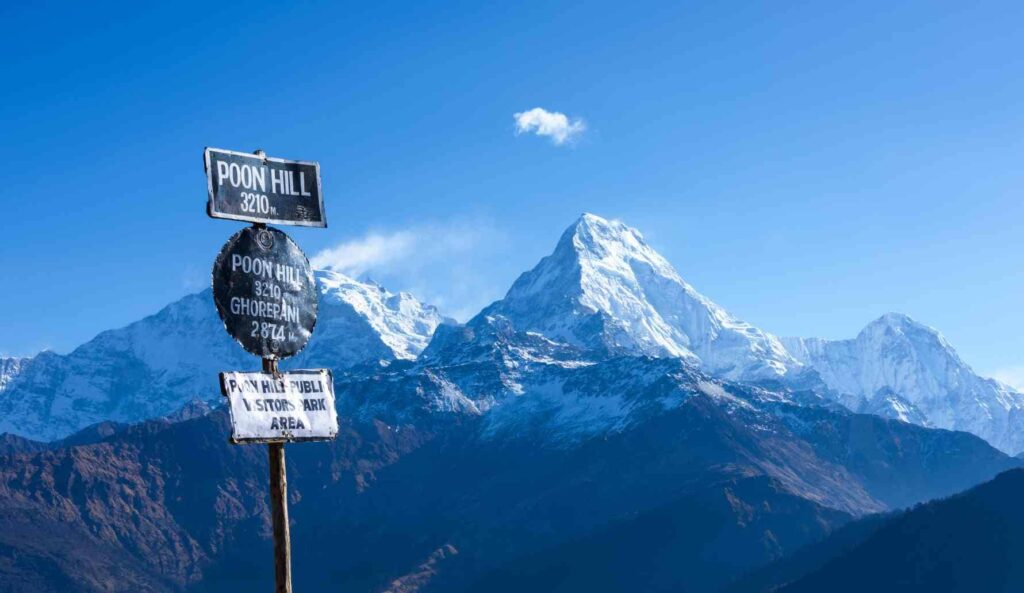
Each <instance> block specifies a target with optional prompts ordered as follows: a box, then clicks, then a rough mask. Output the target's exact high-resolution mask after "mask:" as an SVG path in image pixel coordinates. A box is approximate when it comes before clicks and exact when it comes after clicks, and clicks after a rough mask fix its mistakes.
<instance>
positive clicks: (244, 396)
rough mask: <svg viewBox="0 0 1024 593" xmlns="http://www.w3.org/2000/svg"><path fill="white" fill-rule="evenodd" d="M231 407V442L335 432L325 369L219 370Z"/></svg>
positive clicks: (323, 437) (314, 437) (320, 437)
mask: <svg viewBox="0 0 1024 593" xmlns="http://www.w3.org/2000/svg"><path fill="white" fill-rule="evenodd" d="M220 386H221V391H222V392H223V393H224V395H225V396H227V398H228V402H229V403H230V409H231V442H233V443H236V444H237V443H271V442H295V441H329V440H332V439H334V437H335V436H336V435H337V434H338V412H337V410H335V408H334V377H333V376H332V375H331V371H329V370H327V369H317V370H307V371H289V372H286V373H281V374H280V376H278V377H275V376H274V375H271V374H269V373H241V372H226V373H221V374H220Z"/></svg>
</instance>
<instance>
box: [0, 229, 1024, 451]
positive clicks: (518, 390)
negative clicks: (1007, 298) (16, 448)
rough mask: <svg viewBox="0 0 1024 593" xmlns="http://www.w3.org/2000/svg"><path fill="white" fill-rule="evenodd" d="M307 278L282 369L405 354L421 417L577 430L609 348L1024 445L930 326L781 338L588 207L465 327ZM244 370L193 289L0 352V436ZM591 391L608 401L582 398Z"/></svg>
mask: <svg viewBox="0 0 1024 593" xmlns="http://www.w3.org/2000/svg"><path fill="white" fill-rule="evenodd" d="M316 276H317V279H318V284H319V289H320V291H321V299H320V309H319V320H318V323H317V327H316V331H315V332H314V334H313V338H312V340H311V341H310V344H309V346H308V347H307V348H306V349H305V350H304V351H302V352H301V353H300V354H299V355H298V356H296V357H294V358H292V359H289V360H287V361H285V364H284V367H285V368H301V367H306V368H309V367H327V368H332V369H335V370H344V371H349V372H350V373H355V374H356V375H359V376H363V377H365V376H366V375H367V373H369V374H371V375H372V374H373V373H374V372H375V371H374V369H375V368H379V367H380V366H381V364H379V363H381V362H384V363H388V362H391V361H400V360H404V361H413V362H412V363H411V365H398V370H396V371H394V372H390V371H389V375H388V376H389V379H388V381H395V382H399V383H403V384H410V385H416V387H415V389H413V391H414V392H416V393H421V394H423V396H424V397H427V398H428V400H429V398H430V397H433V398H434V399H433V400H429V401H426V404H425V409H430V410H434V411H436V412H459V413H468V414H472V415H481V414H484V413H489V412H490V411H492V410H494V409H495V408H496V407H500V406H501V404H503V403H507V402H510V401H512V400H513V399H521V397H520V396H524V397H527V398H534V399H536V402H535V403H534V404H531V405H527V404H526V403H523V402H520V403H518V404H516V406H515V409H518V410H520V411H521V413H523V414H526V415H527V417H524V418H513V417H510V416H508V415H507V413H508V412H509V410H511V409H512V408H507V409H505V410H502V411H500V413H499V414H497V415H496V416H495V418H494V420H493V422H495V423H497V422H498V421H499V419H500V420H501V424H508V425H518V424H520V423H522V422H526V421H528V420H529V417H531V416H532V415H533V414H531V413H530V412H529V410H531V409H532V410H534V411H535V412H536V411H537V410H541V409H543V410H544V411H543V412H542V413H541V414H542V415H548V416H549V417H551V418H562V419H570V418H571V421H569V422H567V423H564V424H562V426H565V427H569V426H571V427H572V432H577V433H581V434H582V433H587V434H590V433H592V431H593V430H596V429H598V427H606V428H607V427H610V426H614V425H621V420H622V418H624V417H627V416H629V414H626V416H623V414H625V413H626V410H629V409H631V408H630V405H632V404H630V405H625V404H623V405H612V402H614V401H615V397H613V395H614V394H610V393H609V392H608V389H609V387H608V386H607V385H604V386H602V385H599V384H598V383H599V382H600V381H598V380H596V379H593V380H588V381H587V382H586V385H585V386H582V387H581V386H580V385H579V382H580V379H578V378H580V377H591V378H594V377H605V378H607V379H608V380H612V379H613V378H614V377H613V375H610V374H602V373H599V372H598V371H597V370H595V369H590V370H587V369H588V368H590V367H593V366H594V365H596V364H599V363H602V362H605V361H611V360H617V359H624V360H625V361H626V362H623V363H620V364H618V365H617V366H614V365H613V367H609V366H608V365H602V367H601V368H615V369H616V370H615V371H614V373H622V374H624V375H629V374H631V373H630V371H629V369H628V368H627V367H629V366H630V365H633V366H634V367H636V371H637V372H638V373H640V375H644V374H645V372H644V371H642V370H641V369H643V368H646V366H645V365H646V363H644V362H643V360H647V359H678V361H682V363H683V364H686V365H689V366H692V367H694V368H695V369H699V371H700V372H701V373H703V374H705V375H706V376H708V377H709V378H711V379H714V380H725V381H730V382H739V383H753V384H757V385H759V386H761V387H764V388H768V389H770V390H774V389H780V390H782V391H788V392H790V393H791V394H795V393H798V392H799V393H802V394H803V395H800V396H799V400H800V401H802V402H804V404H805V405H816V402H817V403H818V404H820V403H823V402H824V400H823V399H822V398H823V397H824V398H830V399H834V400H836V401H837V402H839V403H840V404H842V405H843V406H845V407H848V408H850V409H852V410H854V411H858V412H862V413H868V414H874V415H879V416H884V417H889V418H895V419H899V420H902V421H904V422H909V423H913V424H919V425H923V426H930V427H938V428H950V429H956V430H966V431H969V432H972V433H974V434H976V435H979V436H981V437H983V438H985V439H987V440H988V441H989V442H990V443H992V444H994V445H996V446H997V447H999V448H1001V449H1003V450H1004V451H1007V452H1010V453H1015V452H1018V451H1020V450H1022V449H1024V436H1018V435H1024V430H1021V429H1022V428H1024V426H1021V423H1022V422H1024V411H1022V410H1024V395H1022V394H1021V393H1019V392H1017V391H1015V390H1013V389H1012V388H1010V387H1008V386H1006V385H1003V384H1001V383H999V382H996V381H994V380H991V379H984V378H982V377H979V376H978V375H976V374H975V373H974V372H973V371H972V370H971V368H970V367H969V366H968V365H967V364H966V363H964V362H963V361H962V360H961V359H960V357H959V356H958V355H957V354H956V352H955V350H953V348H952V346H951V345H950V344H949V343H948V341H946V340H945V338H943V337H942V336H941V334H939V333H938V332H937V331H935V330H934V329H932V328H929V327H927V326H924V325H922V324H919V323H917V322H915V321H913V320H912V319H910V318H909V317H907V316H905V315H898V314H888V315H885V316H883V317H882V318H880V319H879V320H877V321H875V322H873V323H871V324H869V325H868V327H866V328H865V329H864V331H862V332H861V333H860V334H859V335H858V336H857V337H856V338H855V339H852V340H838V341H830V340H821V339H815V338H788V339H784V340H780V339H779V338H777V337H775V336H774V335H772V334H770V333H767V332H764V331H762V330H760V329H758V328H756V327H754V326H753V325H751V324H749V323H746V322H743V321H740V320H738V319H736V318H735V317H733V316H731V315H730V314H729V313H728V312H726V311H725V310H724V309H723V308H722V307H720V306H718V305H717V304H715V303H714V302H712V301H711V300H710V299H708V298H707V297H705V296H703V295H702V294H700V293H699V292H697V291H696V290H695V289H694V288H693V287H692V286H690V285H689V284H688V283H687V282H685V281H684V280H683V278H682V277H681V276H680V274H679V273H678V272H677V271H676V270H675V268H674V267H673V266H672V265H671V264H669V263H668V261H667V260H665V258H664V257H662V256H661V255H660V254H658V253H657V252H656V251H655V250H654V249H652V248H651V247H650V246H649V245H648V244H647V243H646V241H645V240H644V239H643V236H642V235H641V234H640V233H639V232H638V231H636V230H635V229H633V228H630V227H628V226H626V225H625V224H623V223H621V222H619V221H614V220H606V219H604V218H601V217H599V216H595V215H593V214H584V215H583V216H581V217H580V218H579V219H578V220H577V221H576V222H575V223H573V224H572V225H571V226H570V227H569V228H568V229H567V230H566V231H565V232H564V233H563V234H562V236H561V238H560V240H559V241H558V242H557V244H556V246H555V248H554V250H553V251H552V253H551V254H550V255H548V256H547V257H544V258H542V259H541V260H540V262H539V263H538V264H537V265H536V266H535V267H534V268H533V269H531V270H529V271H527V272H525V273H524V274H522V275H521V276H520V277H519V278H518V279H517V280H516V281H515V283H513V285H512V286H511V288H510V289H509V290H508V292H507V294H506V296H505V297H504V298H503V299H501V300H499V301H496V302H495V303H493V304H491V305H490V306H488V307H486V308H485V309H484V310H483V311H481V312H480V313H479V314H478V315H477V316H475V317H474V318H473V319H471V320H470V321H469V322H467V323H466V324H456V323H454V322H453V321H452V320H450V319H446V318H445V317H443V316H442V315H441V314H440V313H439V312H438V311H437V309H436V308H434V307H432V306H430V305H426V304H423V303H422V302H420V301H419V300H417V299H416V298H415V297H414V296H412V295H410V294H408V293H398V294H393V293H391V292H388V291H387V290H385V289H384V288H382V287H380V286H378V285H376V284H373V283H368V282H361V281H357V280H354V279H352V278H349V277H347V276H344V275H342V274H339V273H336V272H328V271H320V272H317V274H316ZM435 330H436V331H435ZM629 361H632V362H629ZM368 363H369V364H368ZM255 366H257V363H256V362H255V359H254V358H253V357H251V356H249V355H248V354H246V353H245V352H244V351H243V350H242V349H241V348H240V347H239V346H238V345H237V344H235V343H234V342H233V341H232V340H231V339H230V338H229V337H228V336H227V335H226V334H225V332H224V331H223V327H222V323H221V322H220V320H219V319H218V317H217V314H216V312H215V309H214V307H213V306H212V304H211V296H210V291H209V290H207V291H204V292H201V293H198V294H195V295H190V296H187V297H185V298H183V299H181V300H180V301H177V302H175V303H172V304H171V305H168V306H167V307H165V308H164V309H163V310H161V311H160V312H159V313H157V314H155V315H153V316H150V317H147V318H145V319H143V320H140V321H138V322H136V323H133V324H131V325H129V326H127V327H125V328H121V329H118V330H112V331H107V332H103V333H102V334H100V335H98V336H97V337H96V338H94V339H93V340H91V341H90V342H88V343H86V344H84V345H82V346H81V347H79V348H77V349H76V350H75V351H73V352H72V353H70V354H68V355H58V354H55V353H52V352H43V353H41V354H39V355H37V356H35V357H31V358H25V359H0V404H3V405H6V406H7V409H9V410H10V411H11V413H10V414H8V415H7V416H6V417H5V418H0V432H4V431H8V432H13V433H15V434H18V435H22V436H26V437H30V438H36V439H41V440H50V439H55V438H59V437H62V436H65V435H67V434H69V433H71V432H74V431H75V430H78V429H80V428H82V427H84V426H86V425H89V424H92V423H95V422H98V421H102V420H113V421H117V422H134V421H139V420H143V419H146V418H153V417H159V416H164V415H167V414H170V413H172V412H173V411H174V410H176V409H178V408H180V407H181V406H182V405H184V404H185V403H186V402H189V401H192V400H199V401H206V402H215V401H219V399H220V395H219V393H217V391H216V379H215V377H216V374H217V373H218V372H220V371H223V370H227V369H239V370H244V369H251V368H254V367H255ZM353 369H358V370H353ZM396 373H397V374H396ZM574 377H575V379H574ZM357 378H358V377H357ZM635 378H637V379H638V378H639V376H638V377H635ZM694 381H696V380H690V381H689V382H688V384H689V385H691V387H692V385H695V384H696V383H694ZM641 383H643V382H642V381H641ZM566 386H568V387H566ZM688 389H690V388H688ZM691 391H697V392H700V391H703V390H701V389H697V388H695V387H693V388H692V389H691ZM591 392H592V393H606V394H608V395H607V397H604V398H600V399H592V400H587V399H585V398H586V397H587V394H588V393H591ZM711 392H713V393H715V394H721V393H725V392H720V391H718V390H717V389H711ZM395 393H397V392H390V391H387V390H386V391H385V392H383V393H381V394H379V399H377V400H375V401H365V402H364V403H365V404H366V405H367V408H366V409H365V410H362V411H360V412H359V413H360V414H365V413H373V414H378V413H380V414H386V413H387V412H388V410H387V409H386V408H387V407H388V406H394V407H395V408H396V409H400V410H408V409H410V408H409V406H410V405H413V406H414V407H415V406H417V405H420V404H423V403H424V402H423V401H420V400H421V399H422V398H420V396H416V397H413V398H412V399H414V400H417V401H415V402H413V403H412V404H410V402H408V401H398V400H396V397H399V396H397V395H395ZM408 393H409V392H406V394H408ZM706 395H707V394H706ZM402 397H405V396H402ZM773 397H774V396H773ZM780 397H789V396H787V395H780ZM673 398H675V396H672V398H670V399H671V400H672V401H673V402H675V401H676V400H675V399H673ZM631 401H633V402H638V401H641V400H640V399H634V400H631ZM643 401H646V400H643ZM665 401H666V402H667V401H669V400H665ZM794 401H796V400H794ZM621 403H622V402H620V404H621ZM645 405H646V404H645ZM672 405H675V403H673V404H672ZM829 405H833V404H829ZM559 406H565V409H564V410H562V411H559V409H558V408H559ZM572 406H575V412H571V410H570V407H572ZM669 407H672V406H671V405H670V406H669ZM352 411H353V412H355V410H352ZM630 414H631V413H630ZM602 415H604V416H602ZM616 418H618V420H616ZM584 419H587V421H586V422H584ZM588 422H589V425H588V426H583V424H586V423H588Z"/></svg>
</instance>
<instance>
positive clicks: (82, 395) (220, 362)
mask: <svg viewBox="0 0 1024 593" xmlns="http://www.w3.org/2000/svg"><path fill="white" fill-rule="evenodd" d="M317 279H318V282H319V286H320V290H321V300H320V303H321V304H320V319H319V321H318V324H317V328H316V330H317V331H316V332H315V334H314V336H315V337H314V338H313V339H312V340H311V341H310V344H309V346H308V347H307V348H306V350H304V351H303V352H302V353H301V354H300V356H298V357H296V358H295V359H293V360H291V361H288V364H287V365H285V366H290V367H291V368H296V367H297V366H304V365H310V366H323V367H328V368H333V369H337V370H344V369H348V368H350V367H352V366H355V365H358V364H364V363H367V362H376V361H391V360H396V359H408V358H412V357H414V356H415V355H416V354H418V353H419V351H420V350H422V349H423V347H424V346H425V345H426V342H427V340H428V339H429V337H430V336H431V335H432V334H433V331H434V327H436V326H437V325H438V324H439V323H441V322H442V321H444V318H443V317H442V316H441V315H440V313H438V311H437V310H436V309H435V308H433V307H431V306H428V305H424V304H422V303H420V302H419V301H417V300H416V299H415V298H413V297H412V296H410V295H408V294H404V293H403V294H397V295H395V294H391V293H389V292H387V291H385V290H384V289H383V288H381V287H379V286H376V285H370V284H365V283H360V282H356V281H354V280H351V279H349V278H345V277H344V276H341V275H340V274H336V273H333V272H320V273H318V274H317ZM258 366H259V365H258V361H256V360H255V359H254V358H253V357H252V356H250V355H248V354H246V353H245V352H244V351H243V350H242V349H241V348H240V347H239V346H238V345H237V344H236V343H235V342H234V341H233V340H231V338H230V337H229V336H228V335H227V334H226V332H225V331H224V328H223V324H222V323H221V321H220V319H219V318H218V317H217V312H216V309H215V308H214V307H213V300H212V296H211V292H210V290H205V291H203V292H200V293H198V294H193V295H189V296H187V297H185V298H183V299H181V300H179V301H177V302H175V303H172V304H170V305H168V306H167V307H165V308H164V309H163V310H161V311H160V312H158V313H156V314H155V315H152V316H150V317H147V318H145V319H142V320H140V321H137V322H135V323H132V324H131V325H128V326H127V327H124V328H121V329H116V330H111V331H106V332H103V333H101V334H100V335H98V336H96V337H95V338H94V339H92V340H91V341H89V342H87V343H86V344H84V345H82V346H80V347H78V348H76V349H75V350H74V351H73V352H71V353H70V354H67V355H60V354H55V353H53V352H43V353H41V354H39V355H37V356H35V357H32V358H25V359H5V360H3V361H0V404H2V405H3V406H4V409H5V410H8V413H7V414H5V415H4V416H3V417H2V418H0V432H8V433H12V434H16V435H20V436H24V437H28V438H32V439H36V440H54V439H58V438H62V437H64V436H67V435H69V434H71V433H73V432H75V431H77V430H80V429H82V428H84V427H86V426H88V425H90V424H94V423H97V422H101V421H104V420H112V421H117V422H138V421H140V420H144V419H147V418H155V417H158V416H163V415H165V414H169V413H171V412H173V411H175V410H177V409H179V408H181V407H182V406H183V405H184V404H186V403H187V402H189V401H191V400H195V399H199V400H204V401H208V402H213V403H217V402H219V400H220V399H221V395H220V393H219V392H218V389H217V381H216V377H217V373H219V372H221V371H224V370H231V369H252V368H258Z"/></svg>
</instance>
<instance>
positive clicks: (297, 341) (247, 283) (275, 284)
mask: <svg viewBox="0 0 1024 593" xmlns="http://www.w3.org/2000/svg"><path fill="white" fill-rule="evenodd" d="M213 301H214V302H215V303H216V304H217V312H218V313H220V318H221V319H223V320H224V327H225V329H227V330H228V333H229V334H231V336H232V337H233V338H235V340H237V341H238V343H239V344H241V345H242V347H243V348H245V349H246V350H247V351H248V352H250V353H252V354H255V355H256V356H261V357H263V358H288V357H289V356H292V355H294V354H296V353H298V352H299V351H300V350H302V349H303V348H304V347H305V346H306V343H307V342H309V337H310V335H311V334H312V333H313V326H314V325H316V308H317V291H316V281H315V280H314V278H313V269H312V268H311V267H310V266H309V260H307V259H306V256H305V254H303V253H302V250H301V249H299V246H298V245H296V244H295V242H294V241H292V240H291V238H290V237H288V235H286V234H284V233H282V232H281V231H279V230H277V229H272V228H257V227H247V228H244V229H242V230H240V231H238V232H237V233H235V234H234V235H233V236H232V237H231V238H230V239H228V242H227V243H225V244H224V247H223V248H221V250H220V254H218V255H217V261H216V262H214V264H213Z"/></svg>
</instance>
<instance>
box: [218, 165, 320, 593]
mask: <svg viewBox="0 0 1024 593" xmlns="http://www.w3.org/2000/svg"><path fill="white" fill-rule="evenodd" d="M203 160H204V163H205V165H206V179H207V188H208V190H209V202H208V204H207V214H209V215H210V217H212V218H226V219H230V220H244V221H249V222H252V223H254V224H253V226H251V227H247V228H244V229H242V230H240V231H238V232H237V233H235V234H234V235H233V236H232V237H231V238H230V239H228V242H227V243H225V244H224V247H223V248H222V249H221V251H220V254H219V255H218V256H217V260H216V261H215V262H214V265H213V300H214V303H215V304H216V306H217V312H218V313H219V314H220V318H221V319H222V320H223V321H224V328H225V329H226V330H227V332H228V333H229V334H231V336H232V337H233V338H234V339H235V340H236V341H237V342H238V343H239V344H240V345H241V346H242V347H243V348H245V350H246V351H247V352H250V353H252V354H255V355H256V356H259V357H261V358H262V359H263V371H262V372H259V373H251V372H236V371H229V372H224V373H221V374H220V385H221V391H222V393H223V394H224V396H225V397H227V398H228V404H229V409H230V412H231V439H230V440H231V442H232V443H233V444H246V443H266V444H267V455H268V457H269V461H270V505H271V515H272V520H273V526H274V575H275V581H276V591H277V593H291V591H292V574H291V571H292V569H291V538H290V535H289V526H288V482H287V475H286V468H285V456H284V444H285V443H290V442H299V441H326V440H332V439H334V437H335V436H336V435H337V434H338V414H337V411H336V409H335V407H334V378H333V376H332V375H331V371H330V370H327V369H315V370H301V371H290V372H285V373H282V372H281V371H280V370H279V369H278V367H277V364H278V361H279V360H281V359H283V358H288V357H289V356H294V355H295V354H297V353H298V352H299V351H300V350H302V349H303V348H304V347H305V346H306V344H307V343H308V342H309V338H310V336H311V335H312V333H313V327H314V326H315V325H316V314H317V289H316V280H315V279H314V278H313V270H312V268H311V267H310V265H309V260H307V259H306V256H305V255H304V254H303V253H302V250H301V249H299V246H298V245H296V244H295V242H294V241H292V240H291V238H290V237H289V236H288V235H286V234H284V233H283V232H281V231H279V230H277V229H274V228H269V227H267V226H266V225H267V224H268V223H277V224H291V225H298V226H315V227H326V226H327V218H326V217H325V215H324V205H323V194H322V193H321V190H320V165H319V164H317V163H312V162H307V161H288V160H284V159H276V158H268V157H267V156H266V155H265V154H263V151H256V153H255V154H254V155H251V154H246V153H242V152H234V151H230V150H221V149H218V148H207V149H206V150H205V151H204V152H203Z"/></svg>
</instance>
